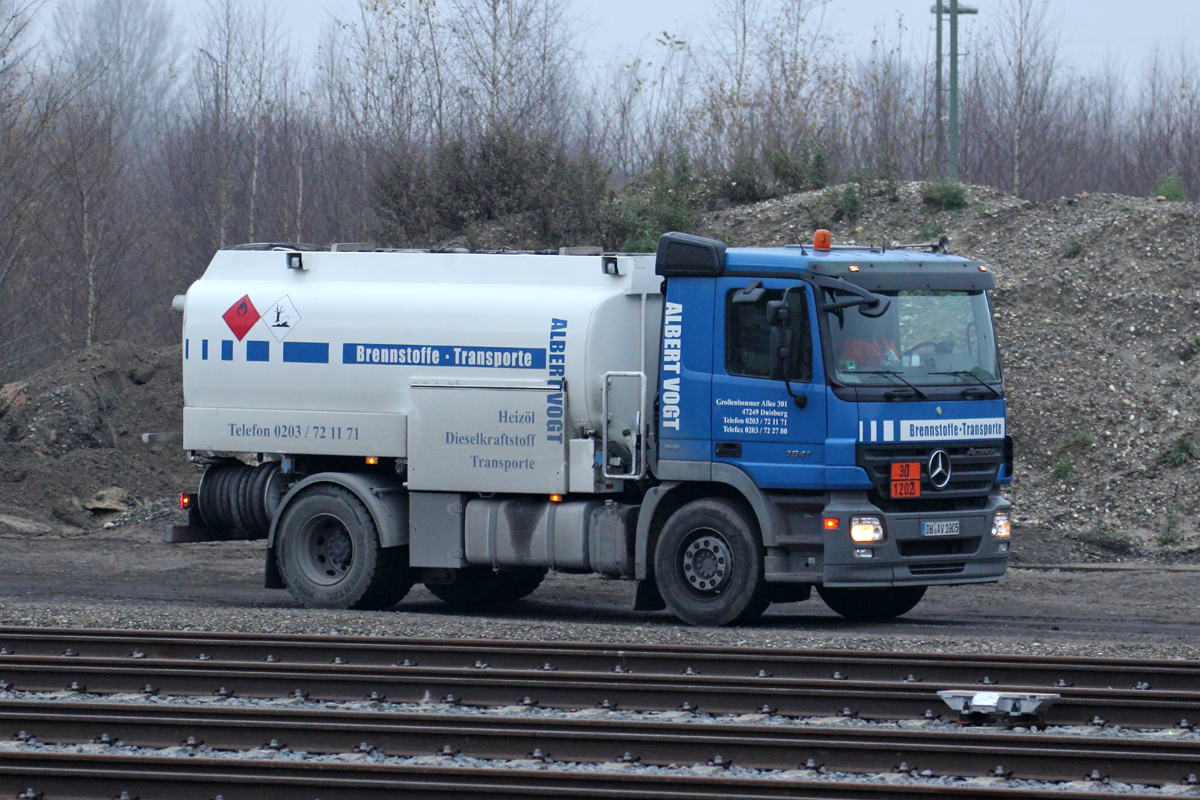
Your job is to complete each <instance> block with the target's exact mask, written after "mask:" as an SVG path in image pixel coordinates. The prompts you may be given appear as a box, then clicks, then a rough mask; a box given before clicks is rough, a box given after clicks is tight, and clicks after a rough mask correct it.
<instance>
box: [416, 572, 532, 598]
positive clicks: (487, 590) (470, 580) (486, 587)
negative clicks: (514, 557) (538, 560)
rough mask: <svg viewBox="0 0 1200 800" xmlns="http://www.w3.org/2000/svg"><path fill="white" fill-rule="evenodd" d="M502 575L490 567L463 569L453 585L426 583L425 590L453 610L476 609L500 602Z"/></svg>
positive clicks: (503, 586)
mask: <svg viewBox="0 0 1200 800" xmlns="http://www.w3.org/2000/svg"><path fill="white" fill-rule="evenodd" d="M502 574H503V573H501V572H496V571H495V570H493V569H492V568H491V567H464V568H463V569H460V570H458V573H457V574H456V575H455V576H454V583H427V584H425V588H426V589H428V590H429V592H430V594H432V595H433V596H434V597H436V598H437V599H438V600H441V601H442V602H443V603H447V604H448V605H451V606H454V607H455V608H478V607H479V606H484V605H488V604H490V603H496V602H499V601H500V596H501V594H502V593H503V592H504V590H505V582H504V579H503V578H501V577H500V576H501V575H502ZM539 583H540V581H539ZM535 588H536V587H535ZM530 591H533V590H532V589H531V590H530Z"/></svg>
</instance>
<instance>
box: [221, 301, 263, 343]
mask: <svg viewBox="0 0 1200 800" xmlns="http://www.w3.org/2000/svg"><path fill="white" fill-rule="evenodd" d="M261 318H262V315H261V314H259V313H258V309H257V308H255V307H254V303H252V302H251V301H250V295H248V294H247V295H243V296H242V299H241V300H238V301H237V302H235V303H234V304H233V305H231V306H230V307H229V310H228V311H226V312H225V313H224V314H222V315H221V319H223V320H225V324H226V325H228V326H229V330H231V331H233V335H234V336H236V337H237V340H238V341H239V342H240V341H241V340H242V338H243V337H245V335H246V334H247V333H249V332H250V329H251V328H253V327H254V323H256V322H258V321H259V319H261Z"/></svg>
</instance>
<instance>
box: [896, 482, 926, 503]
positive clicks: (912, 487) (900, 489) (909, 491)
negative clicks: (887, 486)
mask: <svg viewBox="0 0 1200 800" xmlns="http://www.w3.org/2000/svg"><path fill="white" fill-rule="evenodd" d="M920 496H921V482H920V481H917V480H912V481H892V499H896V498H901V497H920Z"/></svg>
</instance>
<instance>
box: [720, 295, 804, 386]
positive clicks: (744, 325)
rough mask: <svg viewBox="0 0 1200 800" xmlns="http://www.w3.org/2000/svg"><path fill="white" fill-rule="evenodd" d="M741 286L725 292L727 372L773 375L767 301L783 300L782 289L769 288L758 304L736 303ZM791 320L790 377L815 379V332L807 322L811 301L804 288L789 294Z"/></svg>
mask: <svg viewBox="0 0 1200 800" xmlns="http://www.w3.org/2000/svg"><path fill="white" fill-rule="evenodd" d="M738 291H740V290H739V289H731V290H730V291H729V292H728V293H727V294H726V295H725V372H727V373H728V374H730V375H742V376H745V377H747V378H769V377H771V355H770V348H771V326H769V325H768V324H767V303H768V302H769V301H771V300H782V299H783V290H781V289H768V290H767V291H765V292H763V296H762V297H760V298H759V299H758V302H756V303H739V304H735V303H734V302H733V296H734V294H736V293H737V292H738ZM788 309H789V316H790V318H791V320H792V333H793V335H794V341H793V342H792V356H793V357H792V365H791V370H790V373H789V375H788V379H789V380H793V381H799V382H801V383H809V382H811V381H812V333H811V330H810V328H809V321H808V302H807V300H806V294H805V292H804V290H803V289H802V288H795V289H792V291H791V292H789V293H788Z"/></svg>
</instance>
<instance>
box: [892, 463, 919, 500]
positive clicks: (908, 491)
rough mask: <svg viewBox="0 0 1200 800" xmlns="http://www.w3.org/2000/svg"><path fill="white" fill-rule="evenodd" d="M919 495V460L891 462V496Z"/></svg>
mask: <svg viewBox="0 0 1200 800" xmlns="http://www.w3.org/2000/svg"><path fill="white" fill-rule="evenodd" d="M920 496H921V462H919V461H899V462H897V463H895V464H892V497H893V498H898V497H920Z"/></svg>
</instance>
